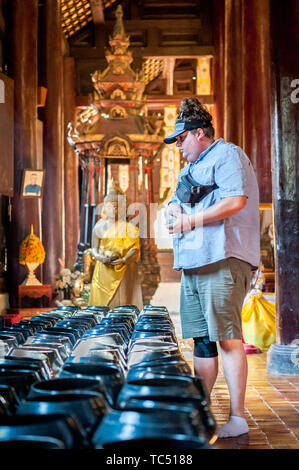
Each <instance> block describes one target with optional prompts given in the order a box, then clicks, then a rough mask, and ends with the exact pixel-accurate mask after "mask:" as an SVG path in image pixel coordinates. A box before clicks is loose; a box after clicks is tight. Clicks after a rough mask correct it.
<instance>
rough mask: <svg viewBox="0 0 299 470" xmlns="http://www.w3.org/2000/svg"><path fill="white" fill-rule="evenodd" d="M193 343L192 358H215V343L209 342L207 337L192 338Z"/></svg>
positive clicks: (216, 353)
mask: <svg viewBox="0 0 299 470" xmlns="http://www.w3.org/2000/svg"><path fill="white" fill-rule="evenodd" d="M193 341H194V357H204V358H209V357H217V356H218V351H217V345H216V342H215V341H210V339H209V337H208V336H203V337H200V338H198V337H196V338H193Z"/></svg>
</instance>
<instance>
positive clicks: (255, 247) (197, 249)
mask: <svg viewBox="0 0 299 470" xmlns="http://www.w3.org/2000/svg"><path fill="white" fill-rule="evenodd" d="M188 171H189V172H190V175H191V176H192V178H194V180H195V181H196V182H198V184H199V185H212V184H214V183H216V184H217V186H218V188H217V189H215V190H214V191H212V192H211V193H210V194H208V195H207V196H206V197H205V198H204V199H203V200H202V201H201V202H200V203H198V204H196V205H195V206H193V207H191V205H190V204H184V203H182V202H180V200H179V199H178V198H177V195H176V193H174V195H173V197H172V199H171V201H170V203H171V202H176V203H178V204H179V205H180V206H181V207H182V208H183V210H184V211H185V212H186V213H187V214H193V213H196V212H199V211H201V210H202V209H206V208H208V207H210V206H212V205H213V204H215V203H216V202H218V201H220V200H221V199H223V198H225V197H231V196H247V203H246V205H245V207H244V208H243V209H242V210H241V211H239V212H237V213H236V214H234V215H232V216H230V217H227V218H226V219H222V220H219V221H217V222H212V223H209V224H206V225H204V226H202V227H196V228H195V229H194V230H192V231H189V232H186V233H184V234H179V235H178V234H175V235H173V251H174V266H173V267H174V269H176V270H180V269H182V268H183V269H191V268H196V267H200V266H204V265H207V264H211V263H215V262H216V261H220V260H222V259H225V258H229V257H231V256H233V257H235V258H239V259H241V260H243V261H246V262H247V263H250V264H251V265H252V266H253V268H257V267H258V266H259V262H260V219H259V189H258V184H257V179H256V176H255V172H254V169H253V167H252V164H251V162H250V160H249V158H248V157H247V155H246V154H245V152H243V150H242V149H241V148H240V147H238V146H237V145H234V144H232V143H230V142H225V141H224V140H223V139H218V140H216V141H215V142H213V144H212V145H210V147H208V149H207V150H205V151H204V152H202V153H201V154H200V155H199V158H198V159H197V160H196V162H194V163H188V165H186V166H185V167H184V168H183V169H182V170H181V172H180V174H179V176H178V182H179V181H180V178H181V177H182V176H183V175H185V174H187V173H188Z"/></svg>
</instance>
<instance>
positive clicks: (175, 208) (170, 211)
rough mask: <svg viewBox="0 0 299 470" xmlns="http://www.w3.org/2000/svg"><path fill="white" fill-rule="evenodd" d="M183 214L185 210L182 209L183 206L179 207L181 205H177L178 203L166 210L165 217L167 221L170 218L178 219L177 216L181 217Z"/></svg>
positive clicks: (173, 203)
mask: <svg viewBox="0 0 299 470" xmlns="http://www.w3.org/2000/svg"><path fill="white" fill-rule="evenodd" d="M182 212H183V209H182V208H181V206H179V204H177V203H176V202H172V203H171V204H169V206H167V208H166V211H165V217H166V219H167V217H169V216H173V217H176V216H177V215H180V214H181V213H182Z"/></svg>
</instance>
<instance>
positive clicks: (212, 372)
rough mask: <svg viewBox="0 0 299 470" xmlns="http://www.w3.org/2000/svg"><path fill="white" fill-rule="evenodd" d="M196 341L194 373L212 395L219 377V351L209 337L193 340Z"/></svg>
mask: <svg viewBox="0 0 299 470" xmlns="http://www.w3.org/2000/svg"><path fill="white" fill-rule="evenodd" d="M193 340H194V362H193V364H194V373H195V375H198V376H199V377H200V378H201V379H202V380H203V381H204V383H205V386H206V388H207V391H208V393H209V395H210V393H211V391H212V388H213V387H214V384H215V381H216V379H217V375H218V350H217V345H216V343H215V342H214V341H210V339H209V337H208V336H201V337H196V338H193Z"/></svg>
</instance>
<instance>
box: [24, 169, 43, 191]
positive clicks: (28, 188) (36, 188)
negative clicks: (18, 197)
mask: <svg viewBox="0 0 299 470" xmlns="http://www.w3.org/2000/svg"><path fill="white" fill-rule="evenodd" d="M40 190H41V187H40V185H39V184H37V174H36V173H31V175H30V184H27V185H26V186H25V191H24V192H25V194H27V195H31V194H32V195H36V196H39V195H40Z"/></svg>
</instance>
